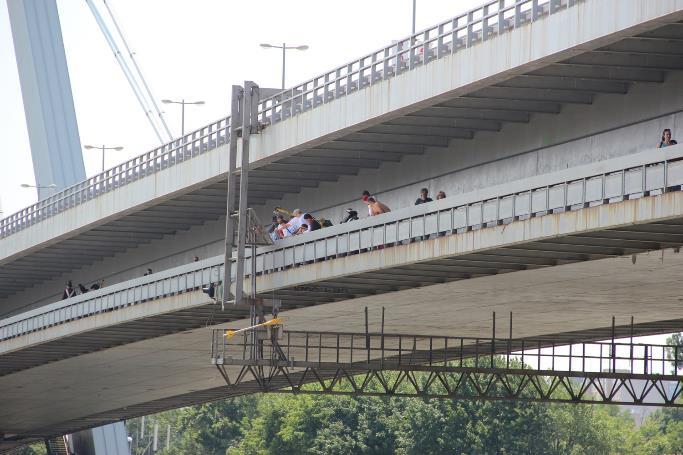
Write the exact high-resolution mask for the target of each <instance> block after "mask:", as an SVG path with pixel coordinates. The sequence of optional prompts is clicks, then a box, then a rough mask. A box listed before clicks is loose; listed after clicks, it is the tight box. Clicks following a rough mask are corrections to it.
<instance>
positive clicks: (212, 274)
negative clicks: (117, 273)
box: [0, 256, 223, 341]
mask: <svg viewBox="0 0 683 455" xmlns="http://www.w3.org/2000/svg"><path fill="white" fill-rule="evenodd" d="M222 276H223V257H222V256H216V257H215V258H210V259H206V260H203V261H199V262H193V263H190V264H186V265H182V266H180V267H175V268H173V269H170V270H165V271H162V272H158V273H154V274H152V275H148V276H144V277H140V278H135V279H133V280H128V281H125V282H122V283H117V284H113V285H111V286H107V287H104V288H102V289H98V290H96V291H90V292H88V293H86V294H81V295H78V296H75V297H71V298H70V299H66V300H61V301H59V302H55V303H51V304H49V305H46V306H43V307H40V308H36V309H34V310H29V311H26V312H24V313H21V314H19V315H16V316H12V317H9V318H6V319H3V320H0V341H2V340H6V339H10V338H14V337H17V336H21V335H25V334H27V333H31V332H35V331H37V330H43V329H47V328H49V327H53V326H56V325H59V324H64V323H67V322H71V321H75V320H78V319H82V318H86V317H89V316H95V315H97V314H101V313H106V312H109V311H116V310H120V309H123V308H125V307H129V306H132V305H136V304H140V303H144V302H147V301H150V300H155V299H160V298H164V297H168V296H171V295H176V294H181V293H183V292H188V291H193V290H199V289H201V288H202V287H203V286H207V285H209V284H210V283H212V282H213V283H215V282H217V281H218V280H220V277H222Z"/></svg>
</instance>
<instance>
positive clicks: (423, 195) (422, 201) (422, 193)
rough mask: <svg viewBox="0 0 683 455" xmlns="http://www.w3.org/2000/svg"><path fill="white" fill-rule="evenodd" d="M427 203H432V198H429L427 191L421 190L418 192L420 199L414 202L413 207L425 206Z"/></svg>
mask: <svg viewBox="0 0 683 455" xmlns="http://www.w3.org/2000/svg"><path fill="white" fill-rule="evenodd" d="M427 202H432V198H430V197H429V190H428V189H427V188H422V189H421V190H420V197H419V198H417V200H416V201H415V205H420V204H426V203H427Z"/></svg>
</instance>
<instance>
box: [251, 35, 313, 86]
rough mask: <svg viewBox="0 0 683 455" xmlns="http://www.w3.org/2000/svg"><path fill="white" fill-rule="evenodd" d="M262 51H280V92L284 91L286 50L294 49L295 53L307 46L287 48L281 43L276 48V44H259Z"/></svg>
mask: <svg viewBox="0 0 683 455" xmlns="http://www.w3.org/2000/svg"><path fill="white" fill-rule="evenodd" d="M260 46H261V47H262V48H264V49H271V48H272V49H282V90H284V89H285V61H286V55H287V50H288V49H295V50H297V51H305V50H306V49H308V46H307V45H306V44H303V45H301V46H287V44H286V43H282V46H278V45H277V44H268V43H261V45H260Z"/></svg>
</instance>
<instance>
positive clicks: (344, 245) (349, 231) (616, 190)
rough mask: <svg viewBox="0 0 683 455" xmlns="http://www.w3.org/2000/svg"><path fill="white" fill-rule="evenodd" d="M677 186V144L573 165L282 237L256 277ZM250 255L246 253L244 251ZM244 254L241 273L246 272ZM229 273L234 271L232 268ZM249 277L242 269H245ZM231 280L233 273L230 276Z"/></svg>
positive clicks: (91, 305) (164, 286)
mask: <svg viewBox="0 0 683 455" xmlns="http://www.w3.org/2000/svg"><path fill="white" fill-rule="evenodd" d="M682 186H683V144H682V145H676V146H672V147H667V148H665V149H657V150H650V151H646V152H642V153H638V154H633V155H629V156H624V157H620V158H615V159H612V160H606V161H601V162H597V163H593V164H588V165H584V166H578V167H575V168H571V169H566V170H563V171H559V172H555V173H550V174H545V175H540V176H536V177H532V178H528V179H525V180H519V181H515V182H511V183H509V184H504V185H498V186H494V187H490V188H486V189H482V190H480V191H474V192H471V193H466V194H462V195H458V196H453V197H448V198H446V199H441V200H438V201H434V202H430V203H427V204H421V205H418V206H413V207H407V208H404V209H400V210H396V211H394V212H390V213H386V214H383V215H379V216H374V217H368V218H365V219H362V220H358V221H352V222H349V223H345V224H340V225H337V226H332V227H328V228H325V229H321V230H318V231H314V232H310V233H306V234H303V235H299V236H294V237H288V238H286V239H283V240H280V241H278V242H276V243H275V245H273V246H269V247H263V248H259V249H258V250H257V255H256V271H257V274H258V275H261V274H268V273H275V272H278V271H281V270H285V269H288V268H292V267H298V266H301V265H306V264H309V263H313V262H319V261H325V260H329V259H333V258H336V257H341V256H346V255H350V254H357V253H363V252H366V251H372V250H375V249H377V248H379V247H381V248H390V247H392V246H395V245H399V244H401V243H404V242H406V241H423V240H426V239H429V238H433V237H438V236H446V235H450V234H456V233H462V232H467V231H470V230H476V229H481V228H485V227H488V226H497V225H501V224H507V223H511V222H513V221H516V220H520V219H528V218H532V217H540V216H544V215H548V214H552V213H558V212H564V211H572V210H579V209H582V208H585V207H590V206H596V205H603V204H611V203H615V202H620V201H623V200H626V199H630V198H637V197H643V196H646V195H648V194H657V193H663V192H666V191H671V190H680V189H681V187H682ZM247 255H248V256H249V252H247ZM251 260H252V259H251V257H250V256H249V257H247V260H246V264H245V270H247V271H248V270H251ZM222 270H223V256H222V255H221V256H216V257H213V258H209V259H206V260H203V261H199V262H196V263H191V264H186V265H183V266H180V267H175V268H173V269H169V270H166V271H163V272H159V273H155V274H152V275H149V276H145V277H140V278H136V279H134V280H129V281H126V282H123V283H118V284H114V285H111V286H107V287H106V288H103V289H100V290H98V291H95V292H89V293H87V294H83V295H79V296H76V297H73V298H71V299H68V300H63V301H60V302H56V303H53V304H50V305H46V306H44V307H41V308H37V309H35V310H31V311H27V312H25V313H22V314H19V315H17V316H13V317H10V318H7V319H4V320H2V321H0V340H4V339H7V338H12V337H15V336H20V335H23V334H25V333H28V332H32V331H35V330H42V329H44V328H47V327H50V326H53V325H56V324H61V323H64V322H69V321H72V320H75V319H80V318H83V317H87V316H91V315H95V314H98V313H101V312H104V311H114V310H117V309H120V308H123V307H126V306H130V305H135V304H138V303H142V302H145V301H148V300H153V299H158V298H163V297H166V296H169V295H174V294H179V293H183V292H187V291H191V290H197V289H198V288H199V287H201V286H206V285H208V284H209V283H217V282H220V281H221V277H222V276H223V272H222ZM233 271H234V268H233ZM247 275H248V274H247ZM233 279H234V275H233Z"/></svg>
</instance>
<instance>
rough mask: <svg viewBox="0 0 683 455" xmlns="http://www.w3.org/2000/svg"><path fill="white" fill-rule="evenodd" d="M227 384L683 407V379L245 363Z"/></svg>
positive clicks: (224, 371) (309, 390)
mask: <svg viewBox="0 0 683 455" xmlns="http://www.w3.org/2000/svg"><path fill="white" fill-rule="evenodd" d="M219 370H220V371H221V374H222V375H223V378H224V379H225V380H226V383H227V384H228V385H230V386H231V387H235V388H236V389H242V388H243V387H245V388H249V389H252V390H253V389H254V387H255V388H256V391H259V392H271V393H294V394H297V393H305V394H314V395H347V396H378V397H419V398H445V399H451V400H517V401H535V402H558V403H593V404H596V403H602V404H635V405H644V406H666V407H681V406H683V404H682V403H678V402H677V400H678V398H679V397H680V395H681V392H682V391H683V384H682V383H681V379H680V378H678V377H674V376H662V377H644V376H643V375H631V374H628V373H625V374H617V375H614V374H612V375H588V374H571V373H561V372H552V371H545V372H539V371H528V370H517V369H515V370H512V369H505V368H459V367H448V366H442V367H437V366H428V367H422V368H411V369H400V370H377V369H365V370H363V369H357V368H354V369H347V368H339V369H336V370H320V369H317V368H313V367H308V368H304V369H303V370H301V369H296V368H290V367H286V366H275V367H264V366H262V365H256V364H255V365H243V366H242V367H241V368H239V370H238V371H237V372H236V373H234V374H233V375H230V374H229V373H228V370H227V369H226V368H225V367H224V366H219Z"/></svg>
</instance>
